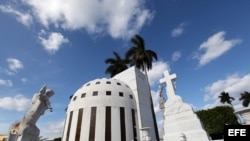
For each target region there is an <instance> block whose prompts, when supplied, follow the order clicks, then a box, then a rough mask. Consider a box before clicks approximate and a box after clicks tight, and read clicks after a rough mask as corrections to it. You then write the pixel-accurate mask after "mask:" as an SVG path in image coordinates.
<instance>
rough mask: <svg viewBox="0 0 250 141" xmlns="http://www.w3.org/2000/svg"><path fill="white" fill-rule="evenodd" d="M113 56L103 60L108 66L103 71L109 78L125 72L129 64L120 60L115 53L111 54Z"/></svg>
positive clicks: (124, 60) (127, 61) (125, 60)
mask: <svg viewBox="0 0 250 141" xmlns="http://www.w3.org/2000/svg"><path fill="white" fill-rule="evenodd" d="M113 54H114V55H115V58H107V59H106V60H105V63H106V64H110V65H109V66H108V68H107V69H106V71H105V73H106V74H110V77H113V76H115V75H116V74H118V73H120V72H122V71H124V70H126V69H127V68H128V66H127V64H128V63H129V60H127V59H122V58H121V57H120V56H119V54H118V53H117V52H113Z"/></svg>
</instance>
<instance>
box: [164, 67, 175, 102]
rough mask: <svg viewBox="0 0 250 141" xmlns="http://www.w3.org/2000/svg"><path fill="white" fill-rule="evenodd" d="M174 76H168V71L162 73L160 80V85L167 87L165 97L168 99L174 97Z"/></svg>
mask: <svg viewBox="0 0 250 141" xmlns="http://www.w3.org/2000/svg"><path fill="white" fill-rule="evenodd" d="M176 78H177V77H176V74H175V73H174V74H171V75H170V74H169V72H168V71H165V72H164V78H162V79H160V83H161V84H162V83H163V84H166V85H167V96H168V99H170V98H173V97H174V96H175V87H176V86H175V80H176Z"/></svg>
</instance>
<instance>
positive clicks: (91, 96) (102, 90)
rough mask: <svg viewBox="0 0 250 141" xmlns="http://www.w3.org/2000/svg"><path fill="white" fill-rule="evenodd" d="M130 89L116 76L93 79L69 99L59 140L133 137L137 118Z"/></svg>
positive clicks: (100, 140) (120, 140)
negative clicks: (115, 77) (61, 136)
mask: <svg viewBox="0 0 250 141" xmlns="http://www.w3.org/2000/svg"><path fill="white" fill-rule="evenodd" d="M136 114H137V110H136V101H135V99H134V95H133V91H132V90H131V89H130V88H129V86H128V85H126V84H125V83H124V82H122V81H120V80H117V79H112V78H110V79H107V78H102V79H95V80H93V81H89V82H88V83H86V84H84V85H83V86H82V87H81V88H79V89H78V90H77V91H76V92H75V94H74V95H73V97H72V98H71V100H70V103H69V105H68V108H67V117H66V123H65V130H64V133H65V134H64V135H63V141H69V140H70V141H80V140H81V141H111V140H115V141H126V140H136V138H137V134H138V133H137V132H138V121H137V118H136Z"/></svg>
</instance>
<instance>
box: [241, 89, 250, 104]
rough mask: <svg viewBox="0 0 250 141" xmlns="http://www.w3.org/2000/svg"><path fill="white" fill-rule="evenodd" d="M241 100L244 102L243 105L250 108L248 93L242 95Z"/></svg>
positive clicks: (249, 95)
mask: <svg viewBox="0 0 250 141" xmlns="http://www.w3.org/2000/svg"><path fill="white" fill-rule="evenodd" d="M239 100H240V101H242V105H243V106H244V107H248V105H249V103H250V93H249V92H247V91H245V92H243V93H241V97H240V98H239Z"/></svg>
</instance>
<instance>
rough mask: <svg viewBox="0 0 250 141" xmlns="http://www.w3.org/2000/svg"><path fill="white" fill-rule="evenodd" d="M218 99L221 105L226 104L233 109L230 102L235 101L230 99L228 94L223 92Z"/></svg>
mask: <svg viewBox="0 0 250 141" xmlns="http://www.w3.org/2000/svg"><path fill="white" fill-rule="evenodd" d="M219 98H220V102H221V103H223V104H224V103H228V104H230V105H231V106H232V107H233V105H232V101H233V100H235V99H234V98H233V97H230V96H229V93H228V92H225V91H223V92H221V93H220V96H219Z"/></svg>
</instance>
